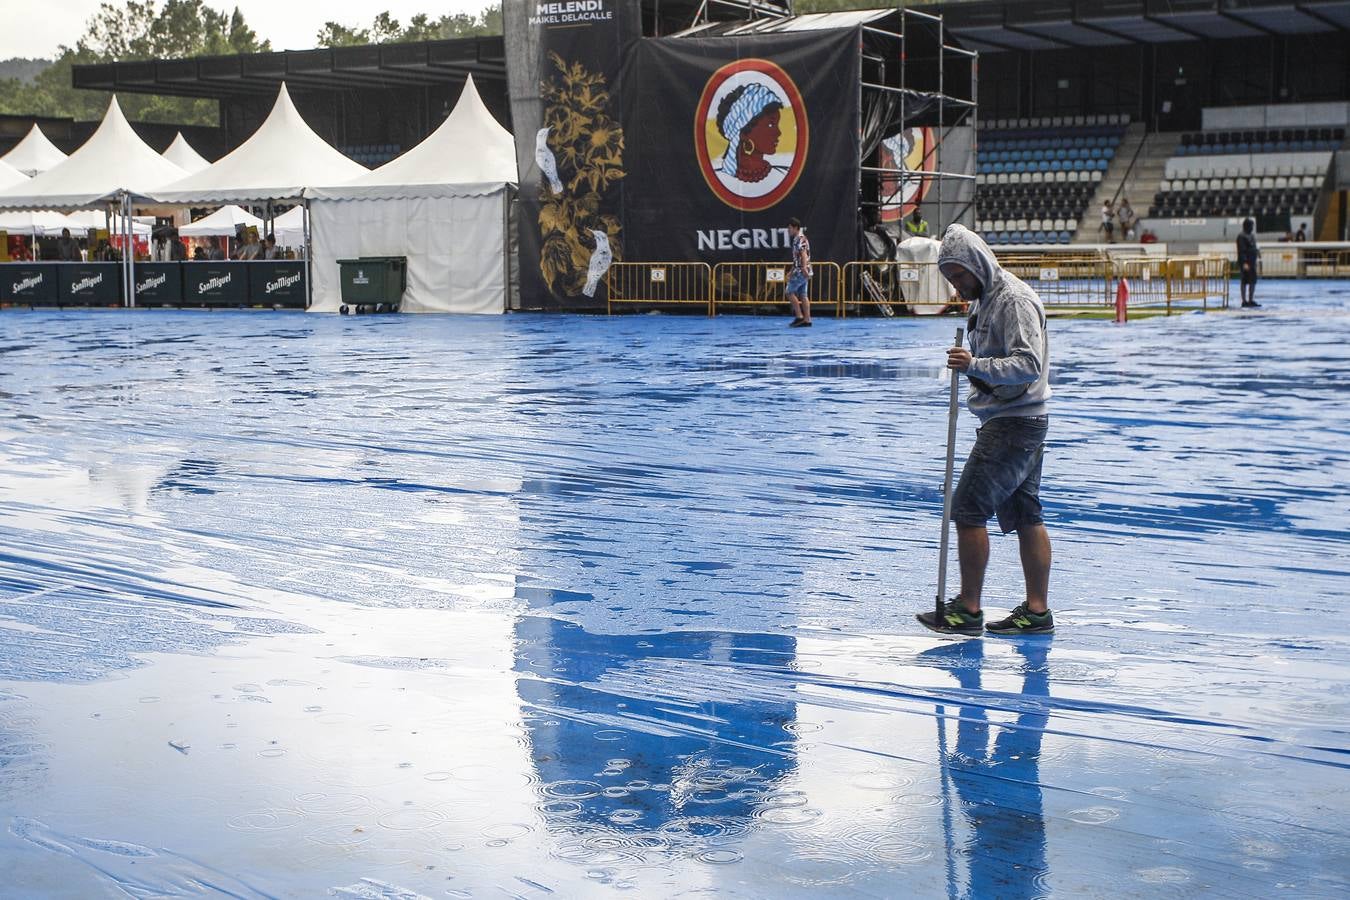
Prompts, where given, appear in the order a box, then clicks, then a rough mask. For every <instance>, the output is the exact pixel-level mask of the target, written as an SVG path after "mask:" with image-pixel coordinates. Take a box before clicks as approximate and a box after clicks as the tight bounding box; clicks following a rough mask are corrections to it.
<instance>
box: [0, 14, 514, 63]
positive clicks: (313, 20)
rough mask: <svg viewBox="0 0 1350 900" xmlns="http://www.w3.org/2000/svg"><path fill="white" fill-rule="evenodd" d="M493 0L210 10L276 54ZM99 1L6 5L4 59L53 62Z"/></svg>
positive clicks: (0, 38)
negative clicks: (376, 23) (350, 31)
mask: <svg viewBox="0 0 1350 900" xmlns="http://www.w3.org/2000/svg"><path fill="white" fill-rule="evenodd" d="M490 2H491V0H369V2H361V3H358V2H356V0H326V2H324V3H308V2H303V0H302V2H298V3H297V2H289V0H237V2H220V0H208V2H207V4H206V5H207V6H211V7H214V8H216V9H219V10H222V11H224V12H226V13H229V12H230V11H231V10H233V9H234V8H235V7H236V6H238V7H239V9H240V10H241V11H242V12H243V13H244V19H245V20H246V21H247V22H248V24H249V26H250V27H252V29H253V30H254V31H256V32H257V33H258V37H259V38H260V39H266V40H269V41H271V42H272V48H273V49H274V50H306V49H309V48H310V47H313V46H314V35H315V34H317V33H318V31H319V29H320V28H322V27H323V23H324V22H328V21H333V22H340V23H342V24H343V25H361V26H366V25H369V24H370V21H371V19H373V18H375V14H376V13H379V12H381V11H383V10H389V12H390V13H392V14H393V16H394V18H396V19H398V20H399V21H400V22H406V21H407V20H408V19H410V18H412V17H413V16H414V15H416V14H417V13H426V14H427V15H429V16H431V17H432V18H436V17H439V16H442V15H445V14H446V13H458V12H474V13H476V12H478V11H480V10H482V9H483V8H484V7H486V6H488V5H490ZM99 6H100V0H40V2H35V0H4V15H3V18H4V23H3V26H2V27H0V59H9V58H10V57H11V56H26V57H30V58H47V59H50V58H52V57H53V56H55V54H56V48H57V46H58V45H60V44H70V45H73V44H74V43H75V42H76V41H77V40H79V39H80V37H81V36H82V35H83V34H84V31H85V23H86V22H87V21H88V20H89V17H90V16H92V15H93V14H94V13H95V12H96V11H97V10H98V8H99Z"/></svg>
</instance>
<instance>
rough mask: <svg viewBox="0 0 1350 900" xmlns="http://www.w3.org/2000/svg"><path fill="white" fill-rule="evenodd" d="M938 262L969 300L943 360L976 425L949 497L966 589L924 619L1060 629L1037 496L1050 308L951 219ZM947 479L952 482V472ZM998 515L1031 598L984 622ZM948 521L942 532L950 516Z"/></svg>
mask: <svg viewBox="0 0 1350 900" xmlns="http://www.w3.org/2000/svg"><path fill="white" fill-rule="evenodd" d="M938 269H939V270H940V271H941V272H942V275H943V277H944V278H946V279H947V280H948V281H949V282H951V284H952V286H953V287H954V288H956V292H957V293H958V294H960V295H961V298H962V299H963V300H965V301H967V302H968V303H970V314H969V319H968V321H967V329H968V331H969V335H970V337H969V342H970V349H969V350H966V349H965V348H963V347H960V346H957V347H953V348H951V349H949V350H948V351H947V367H948V368H949V369H952V370H953V372H963V373H965V375H966V379H967V380H968V381H969V382H970V392H969V393H968V394H967V396H966V406H967V407H968V408H969V409H970V411H971V412H972V413H974V414H975V417H976V418H978V419H979V420H980V428H979V429H978V430H977V431H976V433H975V434H976V438H975V446H974V447H973V448H972V449H971V451H970V456H969V458H967V460H966V464H965V467H964V468H963V469H962V470H961V480H960V481H959V482H958V483H957V486H956V492H955V494H954V495H952V496H951V498H950V500H949V501H948V502H949V506H950V510H951V517H952V520H953V521H955V522H956V548H957V557H958V559H959V561H960V566H961V591H960V593H959V594H957V595H956V596H955V597H952V598H951V599H949V600H947V601H946V602H945V603H944V604H942V609H941V612H940V613H939V611H938V610H937V609H934V610H933V611H932V612H925V613H920V614H919V616H918V619H919V621H920V622H921V623H923V624H924V625H925V626H927V627H928V628H931V629H932V630H934V631H939V632H943V633H946V634H965V635H978V634H983V633H984V632H986V631H987V632H989V633H990V634H1003V635H1017V634H1049V633H1050V632H1052V631H1054V629H1055V621H1054V617H1053V616H1052V615H1051V613H1050V609H1049V607H1048V606H1047V592H1048V589H1049V584H1050V536H1049V535H1048V534H1047V533H1046V530H1045V523H1044V520H1043V519H1042V518H1041V500H1040V486H1041V459H1042V456H1043V455H1044V451H1045V435H1046V431H1047V429H1048V426H1049V408H1048V405H1047V404H1048V401H1049V399H1050V379H1049V376H1050V343H1049V339H1048V338H1047V337H1046V330H1045V309H1044V307H1042V306H1041V300H1040V298H1039V297H1037V296H1036V292H1035V291H1033V290H1032V289H1031V288H1030V287H1028V286H1027V285H1026V284H1025V283H1024V282H1023V281H1022V280H1021V279H1019V278H1018V277H1017V276H1015V275H1013V274H1012V273H1011V272H1007V271H1005V270H1004V269H1003V267H1002V266H1000V265H999V264H998V260H996V259H995V258H994V254H993V253H992V252H991V251H990V250H989V247H988V245H986V244H985V242H984V241H983V240H981V239H980V238H979V236H977V235H976V234H974V233H972V232H971V231H969V230H968V229H966V228H964V227H962V226H961V225H952V226H949V227H948V228H947V231H946V233H945V234H944V235H943V237H942V247H941V249H940V250H939V251H938ZM953 377H955V375H953ZM952 416H953V420H954V416H955V409H954V408H953V410H952ZM949 434H950V431H949ZM949 458H950V454H949ZM947 482H948V488H947V489H950V482H951V478H950V474H949V475H948V479H947ZM992 517H997V518H998V524H999V528H1000V529H1002V531H1003V533H1004V534H1007V533H1008V532H1010V531H1015V532H1017V542H1018V547H1019V550H1020V551H1021V557H1022V573H1023V575H1024V577H1025V578H1026V599H1025V601H1024V602H1023V603H1021V604H1019V605H1018V606H1017V608H1015V609H1014V610H1013V611H1012V614H1011V615H1009V616H1008V617H1007V618H1005V619H1002V620H1001V621H998V622H990V623H989V624H988V625H987V626H986V625H985V622H984V613H983V611H982V610H981V607H980V602H981V595H982V593H983V590H984V573H985V569H986V568H987V566H988V564H989V532H988V529H987V528H986V523H987V522H988V521H989V519H990V518H992ZM943 530H944V536H945V532H946V528H945V523H944V529H943ZM945 543H946V542H945V540H944V542H943V544H944V547H945ZM945 570H946V566H945V564H944V565H943V566H942V571H943V572H944V573H945ZM942 581H945V578H942V577H939V582H942ZM940 589H941V588H940ZM938 599H939V601H941V597H940V596H939V598H938Z"/></svg>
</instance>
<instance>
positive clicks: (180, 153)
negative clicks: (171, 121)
mask: <svg viewBox="0 0 1350 900" xmlns="http://www.w3.org/2000/svg"><path fill="white" fill-rule="evenodd" d="M160 156H162V157H164V158H165V159H167V160H168V161H169V162H171V163H173V164H174V165H175V166H177V167H178V168H180V169H182V170H183V171H184V172H188V173H189V174H191V173H196V172H200V171H201V170H202V169H205V168H206V167H207V166H209V165H211V163H209V162H207V160H206V158H205V157H203V156H202V155H201V154H200V153H198V152H197V151H196V150H193V149H192V145H191V144H189V143H188V142H187V139H186V138H184V137H183V132H181V131H180V132H178V134H177V135H175V136H174V139H173V143H172V144H170V145H169V146H168V149H166V150H165V151H164V152H163V153H161V154H160Z"/></svg>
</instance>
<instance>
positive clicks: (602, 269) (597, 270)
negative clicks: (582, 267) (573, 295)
mask: <svg viewBox="0 0 1350 900" xmlns="http://www.w3.org/2000/svg"><path fill="white" fill-rule="evenodd" d="M591 237H593V238H595V249H594V250H592V251H591V263H590V265H588V266H587V267H586V286H585V287H584V288H582V289H581V292H582V293H583V294H585V295H586V296H587V297H594V296H595V289H596V288H597V287H599V286H600V279H601V278H604V277H605V273H606V272H608V271H609V264H610V263H612V262H614V252H613V251H612V250H610V249H609V236H608V235H606V234H605V233H604V232H603V231H596V230H595V229H594V228H592V229H591Z"/></svg>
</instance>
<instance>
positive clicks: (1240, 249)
mask: <svg viewBox="0 0 1350 900" xmlns="http://www.w3.org/2000/svg"><path fill="white" fill-rule="evenodd" d="M1259 256H1260V254H1259V253H1258V252H1257V249H1256V222H1255V221H1253V220H1252V219H1246V220H1245V221H1243V223H1242V234H1239V235H1238V238H1237V258H1238V271H1239V272H1240V273H1241V281H1240V285H1241V288H1240V290H1241V292H1242V305H1243V306H1246V307H1255V306H1260V305H1261V304H1259V303H1257V302H1256V263H1257V259H1258V257H1259Z"/></svg>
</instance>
